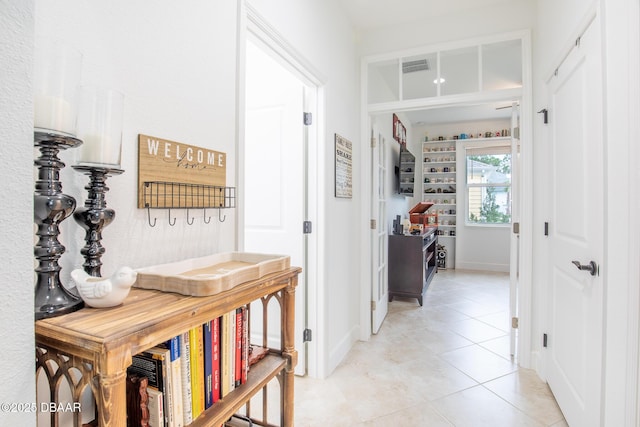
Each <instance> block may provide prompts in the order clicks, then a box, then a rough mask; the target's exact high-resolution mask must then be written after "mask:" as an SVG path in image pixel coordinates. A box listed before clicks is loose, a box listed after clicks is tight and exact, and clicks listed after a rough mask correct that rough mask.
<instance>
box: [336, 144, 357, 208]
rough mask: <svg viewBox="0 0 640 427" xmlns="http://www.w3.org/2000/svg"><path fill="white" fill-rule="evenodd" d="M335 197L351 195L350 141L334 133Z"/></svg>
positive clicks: (351, 164)
mask: <svg viewBox="0 0 640 427" xmlns="http://www.w3.org/2000/svg"><path fill="white" fill-rule="evenodd" d="M335 150H336V190H335V196H336V197H344V198H348V199H350V198H351V197H352V195H353V168H352V166H353V158H352V143H351V141H349V140H348V139H346V138H343V137H341V136H340V135H338V134H337V133H336V136H335Z"/></svg>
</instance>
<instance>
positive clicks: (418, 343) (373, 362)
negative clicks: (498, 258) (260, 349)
mask: <svg viewBox="0 0 640 427" xmlns="http://www.w3.org/2000/svg"><path fill="white" fill-rule="evenodd" d="M508 304H509V277H508V275H505V274H500V273H477V272H462V271H456V270H446V271H445V270H441V271H439V272H438V274H437V275H436V276H435V278H434V280H433V282H432V283H431V286H430V287H429V290H428V291H427V295H426V297H425V301H424V306H423V307H420V305H419V304H418V303H417V301H416V300H415V299H398V298H396V299H394V301H393V302H391V303H390V304H389V314H388V315H387V318H386V319H385V322H384V324H383V326H382V328H381V330H380V332H379V333H378V334H377V335H374V336H373V337H371V339H370V340H369V341H367V342H357V343H356V344H355V345H354V347H353V348H352V350H351V351H350V352H349V354H348V355H347V357H346V358H345V360H344V361H343V362H342V363H341V364H340V366H338V367H337V368H336V370H335V371H334V372H333V373H332V374H331V375H330V376H329V377H328V378H326V379H324V380H318V379H313V378H308V377H296V384H295V394H296V397H295V399H296V401H295V425H296V427H334V426H340V427H342V426H356V427H360V426H362V427H365V426H366V427H382V426H401V427H404V426H459V427H462V426H470V427H478V426H491V427H500V426H505V427H514V426H553V427H560V426H566V425H567V424H566V422H565V421H564V418H563V416H562V413H561V412H560V409H559V408H558V405H557V404H556V402H555V400H554V398H553V395H552V394H551V392H550V390H549V388H548V386H547V385H546V384H545V383H544V382H543V381H541V380H540V378H539V377H538V376H537V375H536V374H535V372H534V371H531V370H528V369H521V368H518V366H517V364H516V363H514V361H513V360H512V358H511V356H510V351H509V335H508V331H509V323H510V322H509V306H508Z"/></svg>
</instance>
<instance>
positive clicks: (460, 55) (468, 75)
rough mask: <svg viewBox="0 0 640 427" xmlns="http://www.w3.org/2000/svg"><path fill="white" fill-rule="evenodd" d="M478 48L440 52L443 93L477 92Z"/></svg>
mask: <svg viewBox="0 0 640 427" xmlns="http://www.w3.org/2000/svg"><path fill="white" fill-rule="evenodd" d="M478 72H479V70H478V48H477V46H472V47H466V48H463V49H454V50H447V51H444V52H440V79H439V80H437V81H436V82H435V83H438V84H439V85H440V94H441V95H457V94H461V93H471V92H477V91H478V90H479V80H478Z"/></svg>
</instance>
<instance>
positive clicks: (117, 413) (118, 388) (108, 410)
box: [96, 371, 127, 427]
mask: <svg viewBox="0 0 640 427" xmlns="http://www.w3.org/2000/svg"><path fill="white" fill-rule="evenodd" d="M126 377H127V373H126V371H122V372H118V373H115V374H113V375H99V376H98V382H99V386H98V390H101V391H100V392H99V393H98V395H97V396H96V403H97V406H98V408H101V409H102V410H101V411H100V412H99V414H98V426H99V427H126V425H127V402H126V387H127V384H126Z"/></svg>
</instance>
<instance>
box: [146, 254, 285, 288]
mask: <svg viewBox="0 0 640 427" xmlns="http://www.w3.org/2000/svg"><path fill="white" fill-rule="evenodd" d="M289 263H290V258H289V256H286V255H269V254H258V253H249V252H225V253H221V254H215V255H209V256H206V257H201V258H191V259H187V260H184V261H178V262H173V263H168V264H161V265H156V266H152V267H145V268H140V269H138V270H136V271H137V272H138V277H137V279H136V282H135V283H134V284H133V286H135V287H137V288H143V289H155V290H158V291H164V292H175V293H178V294H182V295H191V296H196V297H199V296H207V295H215V294H217V293H220V292H224V291H228V290H229V289H232V288H233V287H234V286H236V285H239V284H240V283H244V282H248V281H250V280H256V279H259V278H261V277H262V276H265V275H267V274H271V273H275V272H278V271H282V270H285V269H287V268H289Z"/></svg>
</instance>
